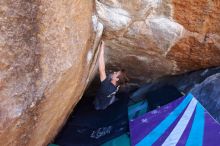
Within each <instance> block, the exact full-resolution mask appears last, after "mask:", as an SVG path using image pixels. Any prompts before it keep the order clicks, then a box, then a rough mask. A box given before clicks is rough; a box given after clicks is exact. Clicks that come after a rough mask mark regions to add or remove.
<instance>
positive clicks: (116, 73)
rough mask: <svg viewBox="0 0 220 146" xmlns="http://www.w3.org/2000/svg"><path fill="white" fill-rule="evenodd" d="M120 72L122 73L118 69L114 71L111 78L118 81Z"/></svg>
mask: <svg viewBox="0 0 220 146" xmlns="http://www.w3.org/2000/svg"><path fill="white" fill-rule="evenodd" d="M120 74H121V71H116V72H114V73H112V74H111V80H112V81H116V82H117V81H118V80H119V78H118V76H119V75H120Z"/></svg>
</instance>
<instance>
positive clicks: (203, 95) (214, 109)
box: [191, 73, 220, 123]
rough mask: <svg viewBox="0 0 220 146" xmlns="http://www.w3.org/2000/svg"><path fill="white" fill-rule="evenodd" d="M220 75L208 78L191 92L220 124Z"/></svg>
mask: <svg viewBox="0 0 220 146" xmlns="http://www.w3.org/2000/svg"><path fill="white" fill-rule="evenodd" d="M219 86H220V73H217V74H215V75H212V76H210V77H208V78H207V79H206V80H205V81H203V82H202V83H201V84H198V85H197V86H195V87H194V88H193V89H192V90H191V92H192V93H193V95H194V96H195V97H197V98H198V100H199V101H200V102H201V104H202V105H203V106H204V107H205V108H206V109H207V110H208V112H209V113H210V114H211V115H212V116H213V117H214V118H215V119H216V120H217V121H218V122H219V123H220V112H219V110H220V99H219V98H220V97H219V95H220V90H219Z"/></svg>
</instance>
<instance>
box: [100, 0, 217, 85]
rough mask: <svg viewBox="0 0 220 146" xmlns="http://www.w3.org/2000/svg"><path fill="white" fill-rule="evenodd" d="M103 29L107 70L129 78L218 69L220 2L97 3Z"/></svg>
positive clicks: (144, 0)
mask: <svg viewBox="0 0 220 146" xmlns="http://www.w3.org/2000/svg"><path fill="white" fill-rule="evenodd" d="M96 9H97V15H98V17H99V20H100V21H101V22H102V23H103V24H104V27H105V31H104V39H105V41H106V42H107V48H108V50H109V51H108V52H107V56H108V61H107V62H108V69H117V68H118V67H122V68H125V69H127V70H128V72H129V75H130V77H131V79H135V80H136V81H149V80H151V79H155V78H158V77H160V76H164V75H169V74H179V73H183V72H187V71H192V70H197V69H202V68H207V67H213V66H219V65H220V33H219V32H220V12H219V11H218V10H219V9H220V2H219V1H217V0H214V1H207V0H193V1H191V0H186V1H184V2H183V1H181V0H172V1H171V0H135V1H127V0H99V1H98V0H97V1H96Z"/></svg>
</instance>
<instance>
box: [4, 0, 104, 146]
mask: <svg viewBox="0 0 220 146" xmlns="http://www.w3.org/2000/svg"><path fill="white" fill-rule="evenodd" d="M93 8H94V2H93V1H88V0H72V1H69V0H63V1H60V0H43V1H41V0H31V1H26V0H3V1H0V34H1V35H0V97H1V98H0V145H2V146H3V145H4V146H7V145H10V146H24V145H30V146H41V145H47V144H48V142H49V141H50V140H52V138H53V137H54V136H55V135H56V133H57V132H58V130H59V128H60V127H61V126H62V124H63V123H64V122H65V120H66V118H67V116H68V114H69V113H70V112H71V111H72V108H73V107H74V105H75V104H76V103H77V102H78V101H79V99H80V97H81V95H82V94H83V91H84V89H85V87H86V85H87V83H88V82H89V77H90V76H91V75H92V70H93V68H94V63H93V62H94V61H95V60H96V58H97V50H95V49H94V48H96V46H95V45H96V44H97V40H96V41H95V40H94V38H95V32H94V31H93V27H92V15H93V11H94V10H93ZM94 23H96V22H95V21H94ZM94 26H95V31H97V34H98V35H100V32H98V31H99V30H101V29H100V28H101V26H99V27H97V26H98V23H97V24H96V25H94ZM96 38H97V39H98V36H97V37H96ZM93 45H94V46H93Z"/></svg>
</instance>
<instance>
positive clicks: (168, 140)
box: [129, 94, 220, 146]
mask: <svg viewBox="0 0 220 146" xmlns="http://www.w3.org/2000/svg"><path fill="white" fill-rule="evenodd" d="M129 124H130V135H131V144H132V146H150V145H153V146H175V145H177V146H183V145H184V146H185V145H186V146H218V145H220V125H219V124H218V122H217V121H215V120H214V119H213V118H212V117H211V115H210V114H209V113H208V112H207V111H206V110H205V109H204V108H203V106H202V105H201V104H200V103H199V102H198V101H197V100H196V98H195V97H193V95H192V94H188V95H187V96H185V97H181V98H179V99H177V100H175V101H173V102H171V103H169V104H167V105H165V106H163V107H161V108H159V109H156V110H154V111H151V112H149V113H146V114H145V115H143V116H141V117H139V118H137V119H135V120H132V121H130V123H129Z"/></svg>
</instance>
